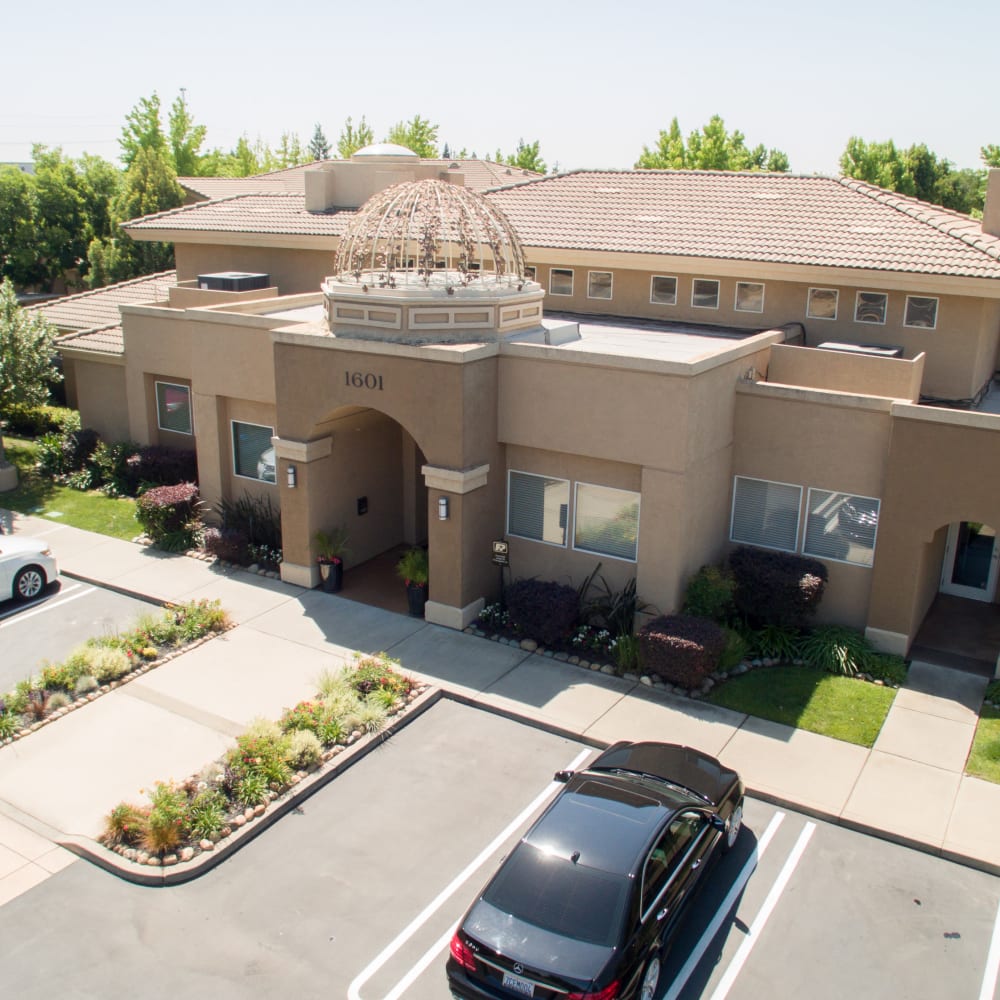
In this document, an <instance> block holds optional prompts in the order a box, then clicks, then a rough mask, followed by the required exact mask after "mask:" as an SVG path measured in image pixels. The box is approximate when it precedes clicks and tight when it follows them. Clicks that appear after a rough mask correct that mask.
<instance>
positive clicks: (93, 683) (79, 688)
mask: <svg viewBox="0 0 1000 1000" xmlns="http://www.w3.org/2000/svg"><path fill="white" fill-rule="evenodd" d="M98 687H100V685H99V684H98V683H97V678H96V677H94V676H93V675H92V674H83V675H82V676H81V677H78V678H77V681H76V684H74V685H73V694H75V695H76V696H77V697H78V698H79V697H81V696H83V695H85V694H90V692H91V691H95V690H97V688H98Z"/></svg>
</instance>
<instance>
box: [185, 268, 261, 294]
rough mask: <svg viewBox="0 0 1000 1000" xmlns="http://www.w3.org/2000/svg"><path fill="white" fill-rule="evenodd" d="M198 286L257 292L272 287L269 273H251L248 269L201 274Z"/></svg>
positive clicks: (211, 288)
mask: <svg viewBox="0 0 1000 1000" xmlns="http://www.w3.org/2000/svg"><path fill="white" fill-rule="evenodd" d="M198 287H199V288H207V289H209V290H211V291H213V292H255V291H257V290H258V289H260V288H270V287H271V276H270V275H269V274H250V273H248V272H246V271H219V272H218V273H216V274H199V275H198Z"/></svg>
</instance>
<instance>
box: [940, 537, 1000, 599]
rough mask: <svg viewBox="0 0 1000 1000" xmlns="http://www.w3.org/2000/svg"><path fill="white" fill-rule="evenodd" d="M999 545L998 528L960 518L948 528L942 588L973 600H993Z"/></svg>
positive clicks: (999, 555)
mask: <svg viewBox="0 0 1000 1000" xmlns="http://www.w3.org/2000/svg"><path fill="white" fill-rule="evenodd" d="M998 566H1000V545H998V544H997V535H996V531H995V530H994V529H993V528H990V527H988V526H987V525H985V524H976V523H974V522H972V521H961V522H960V523H958V524H953V525H952V526H951V527H950V528H949V529H948V541H947V544H946V546H945V552H944V563H943V566H942V572H941V590H942V592H943V593H945V594H954V595H955V596H956V597H970V598H972V600H974V601H992V600H993V595H994V594H995V593H996V586H997V567H998Z"/></svg>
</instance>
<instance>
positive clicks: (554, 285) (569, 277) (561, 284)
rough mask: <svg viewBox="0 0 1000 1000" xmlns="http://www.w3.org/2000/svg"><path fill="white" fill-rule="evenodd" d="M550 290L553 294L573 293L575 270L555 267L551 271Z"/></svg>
mask: <svg viewBox="0 0 1000 1000" xmlns="http://www.w3.org/2000/svg"><path fill="white" fill-rule="evenodd" d="M549 292H550V293H551V294H552V295H572V294H573V272H572V270H570V269H569V268H566V267H554V268H552V270H551V271H550V272H549Z"/></svg>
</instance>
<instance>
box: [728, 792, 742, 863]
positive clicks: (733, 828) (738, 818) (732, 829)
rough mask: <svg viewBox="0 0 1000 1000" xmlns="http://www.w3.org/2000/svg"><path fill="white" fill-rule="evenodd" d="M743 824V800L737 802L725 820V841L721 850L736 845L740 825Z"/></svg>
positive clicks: (730, 848)
mask: <svg viewBox="0 0 1000 1000" xmlns="http://www.w3.org/2000/svg"><path fill="white" fill-rule="evenodd" d="M742 826H743V802H742V801H740V802H739V803H737V805H736V808H735V809H734V810H733V811H732V813H730V815H729V819H727V820H726V842H725V846H724V847H723V850H725V851H731V850H732V849H733V847H735V846H736V841H737V839H739V835H740V827H742Z"/></svg>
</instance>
